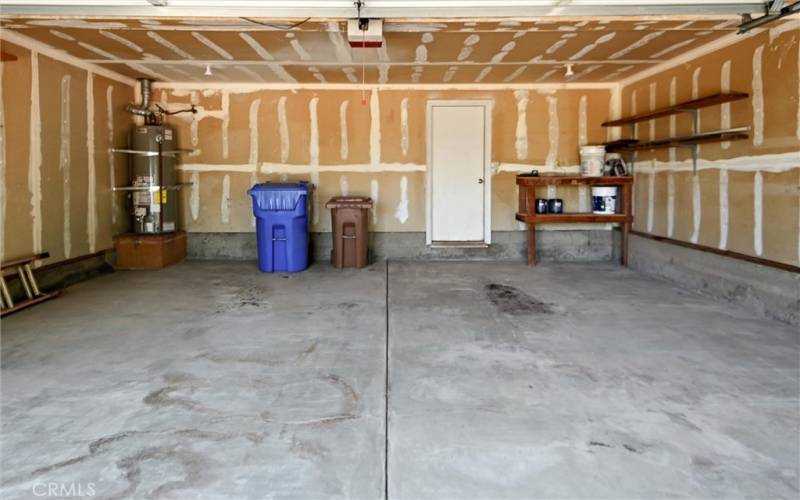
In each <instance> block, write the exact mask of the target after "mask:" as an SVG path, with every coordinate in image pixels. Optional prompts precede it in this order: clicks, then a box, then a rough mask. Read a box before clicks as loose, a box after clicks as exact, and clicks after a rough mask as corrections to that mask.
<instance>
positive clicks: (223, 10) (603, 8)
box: [3, 0, 765, 19]
mask: <svg viewBox="0 0 800 500" xmlns="http://www.w3.org/2000/svg"><path fill="white" fill-rule="evenodd" d="M149 2H150V0H147V1H145V0H120V1H118V2H113V3H112V2H99V1H98V2H77V1H75V2H70V1H66V2H46V1H37V0H29V1H26V2H23V1H18V2H17V3H14V2H13V0H11V1H10V2H7V3H5V4H4V5H3V15H4V16H84V17H85V16H90V17H128V18H130V17H134V18H137V17H139V18H140V17H181V18H198V17H216V18H236V17H257V18H265V17H266V18H306V17H312V18H328V17H331V18H348V17H354V16H355V15H356V10H355V7H353V2H352V1H351V0H261V1H257V0H250V1H247V0H231V1H222V0H217V1H204V2H193V1H192V0H169V2H168V3H166V2H165V3H166V5H165V6H157V5H149V4H148V3H149ZM152 3H153V4H156V3H159V0H153V1H152ZM764 6H765V3H764V2H763V1H746V0H745V1H739V2H736V1H725V0H696V1H691V0H672V1H670V2H665V1H659V0H641V1H636V2H633V1H631V0H616V1H614V0H610V1H605V2H600V1H595V0H573V1H569V2H565V1H563V0H562V1H558V0H370V1H368V2H367V6H366V7H365V8H363V9H362V15H363V16H365V17H380V18H452V19H459V18H461V19H463V18H476V17H479V18H505V17H514V18H534V17H555V16H558V17H564V16H621V17H628V16H661V15H691V16H698V17H702V16H730V15H741V14H762V13H763V12H764Z"/></svg>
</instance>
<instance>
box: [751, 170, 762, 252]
mask: <svg viewBox="0 0 800 500" xmlns="http://www.w3.org/2000/svg"><path fill="white" fill-rule="evenodd" d="M763 210H764V177H763V176H762V175H761V172H756V173H755V176H754V178H753V249H754V250H755V252H756V255H758V256H761V255H762V254H763V253H764V223H763V221H764V214H763Z"/></svg>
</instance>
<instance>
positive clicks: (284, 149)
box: [278, 95, 289, 163]
mask: <svg viewBox="0 0 800 500" xmlns="http://www.w3.org/2000/svg"><path fill="white" fill-rule="evenodd" d="M278 130H279V132H280V136H281V163H286V162H287V161H289V122H288V121H287V119H286V96H285V95H282V96H281V97H280V99H278Z"/></svg>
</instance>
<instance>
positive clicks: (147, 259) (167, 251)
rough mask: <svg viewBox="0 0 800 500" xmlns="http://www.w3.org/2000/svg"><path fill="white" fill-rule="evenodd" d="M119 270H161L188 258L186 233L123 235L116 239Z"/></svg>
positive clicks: (115, 246)
mask: <svg viewBox="0 0 800 500" xmlns="http://www.w3.org/2000/svg"><path fill="white" fill-rule="evenodd" d="M114 248H115V249H116V251H117V264H116V266H115V267H116V268H117V269H160V268H162V267H166V266H170V265H172V264H177V263H178V262H180V261H182V260H183V259H184V258H186V232H185V231H176V232H174V233H167V234H154V235H144V234H122V235H120V236H117V237H116V238H114Z"/></svg>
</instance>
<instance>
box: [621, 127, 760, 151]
mask: <svg viewBox="0 0 800 500" xmlns="http://www.w3.org/2000/svg"><path fill="white" fill-rule="evenodd" d="M749 130H750V129H749V128H747V127H744V128H736V129H729V130H718V131H716V132H708V133H705V134H700V135H687V136H683V137H670V138H667V139H660V140H656V141H649V142H632V141H629V142H628V143H627V144H625V143H620V144H619V145H617V144H614V143H609V144H607V145H606V151H607V152H609V153H617V152H629V151H647V150H653V149H667V148H680V147H688V146H696V145H698V144H710V143H715V142H727V141H741V140H744V139H749V138H750V135H749V134H747V133H746V132H748V131H749Z"/></svg>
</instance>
